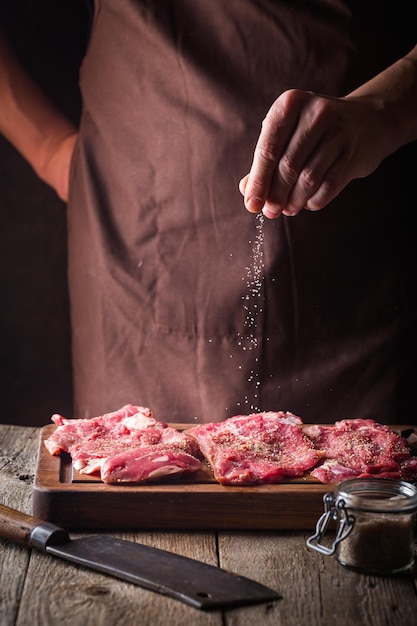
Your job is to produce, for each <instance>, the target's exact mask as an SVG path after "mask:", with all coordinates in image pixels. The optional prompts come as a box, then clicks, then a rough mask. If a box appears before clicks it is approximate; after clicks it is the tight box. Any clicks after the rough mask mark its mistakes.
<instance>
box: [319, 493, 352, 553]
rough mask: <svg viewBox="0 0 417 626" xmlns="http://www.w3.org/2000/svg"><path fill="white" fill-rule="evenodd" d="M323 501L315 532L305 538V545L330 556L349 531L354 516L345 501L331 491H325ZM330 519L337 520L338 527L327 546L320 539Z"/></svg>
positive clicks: (324, 533)
mask: <svg viewBox="0 0 417 626" xmlns="http://www.w3.org/2000/svg"><path fill="white" fill-rule="evenodd" d="M323 502H324V513H323V515H321V516H320V517H319V519H318V522H317V524H316V532H315V533H314V535H312V536H311V537H309V538H308V539H307V545H308V546H309V547H310V548H312V549H313V550H317V552H321V553H322V554H326V555H329V556H330V555H332V554H334V553H335V552H336V548H337V545H338V544H339V543H340V542H341V541H343V539H346V537H347V536H348V535H349V534H350V533H351V531H352V528H353V526H354V524H355V516H354V515H351V514H349V513H348V511H347V509H346V506H345V501H344V500H341V499H340V500H339V499H338V498H336V497H335V496H334V495H333V494H332V493H326V494H325V495H324V496H323ZM331 521H334V522H337V523H338V527H337V531H336V537H335V539H334V541H333V543H332V544H331V545H330V546H328V545H325V544H324V543H322V540H323V539H324V537H325V535H326V532H327V530H328V526H329V523H330V522H331Z"/></svg>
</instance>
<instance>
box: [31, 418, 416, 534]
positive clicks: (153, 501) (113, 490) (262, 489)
mask: <svg viewBox="0 0 417 626" xmlns="http://www.w3.org/2000/svg"><path fill="white" fill-rule="evenodd" d="M170 426H173V427H174V428H178V429H180V430H184V429H186V428H189V427H190V425H185V424H170ZM402 428H403V427H399V426H396V427H395V430H397V431H399V430H400V429H402ZM404 428H406V427H404ZM410 428H411V427H410ZM55 429H56V426H55V425H54V424H51V425H48V426H44V427H43V428H42V429H41V435H40V441H39V454H38V464H37V467H36V472H35V480H34V489H33V500H32V508H33V515H34V516H35V517H39V518H41V519H43V520H46V521H49V522H53V523H55V524H58V525H60V526H63V527H65V528H66V529H68V530H221V529H224V530H278V529H279V530H285V529H291V530H313V529H314V527H315V525H316V522H317V520H318V518H319V517H320V515H321V514H322V513H323V496H324V495H325V494H326V493H328V492H329V491H333V485H323V484H322V483H320V482H319V481H317V480H316V479H314V478H312V477H309V476H307V477H304V478H299V479H289V480H287V481H285V482H283V483H279V484H275V485H259V486H254V487H225V486H222V485H219V484H218V483H217V482H216V481H215V479H214V478H213V475H212V473H211V471H210V469H209V468H208V466H207V467H205V468H204V469H203V470H202V471H200V472H197V473H195V474H192V475H189V476H187V477H186V476H183V477H177V478H175V479H174V478H171V479H170V480H165V481H164V482H163V483H162V482H161V483H152V484H151V483H148V484H141V485H138V484H135V485H132V484H121V485H106V484H104V483H103V482H102V481H101V480H100V479H99V478H95V477H91V476H87V475H83V474H80V473H79V472H77V471H75V470H73V468H72V462H71V457H70V456H69V455H68V454H66V453H64V454H61V455H59V456H51V455H50V454H49V452H48V450H47V449H46V447H45V445H44V440H45V439H46V438H47V437H49V436H50V435H51V434H52V433H53V432H54V430H55Z"/></svg>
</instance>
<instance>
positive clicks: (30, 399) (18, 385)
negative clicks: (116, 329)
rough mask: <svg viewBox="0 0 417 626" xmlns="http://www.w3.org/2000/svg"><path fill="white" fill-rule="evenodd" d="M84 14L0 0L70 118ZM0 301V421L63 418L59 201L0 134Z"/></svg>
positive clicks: (66, 346)
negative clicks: (60, 415)
mask: <svg viewBox="0 0 417 626" xmlns="http://www.w3.org/2000/svg"><path fill="white" fill-rule="evenodd" d="M90 18H91V9H90V4H89V3H87V2H84V1H83V0H13V1H12V2H10V1H9V2H3V1H1V2H0V20H1V21H0V24H1V27H2V28H3V30H4V31H5V32H6V34H7V35H8V37H9V39H10V40H11V41H12V42H13V46H14V49H15V51H16V52H17V55H18V57H19V58H20V60H21V61H22V63H23V64H24V65H25V67H26V69H27V70H28V71H29V73H30V74H31V75H32V77H33V78H34V79H35V80H36V81H37V82H38V83H39V84H40V86H41V87H42V88H43V89H44V90H45V91H46V92H47V93H48V94H49V96H50V97H51V98H52V99H53V100H54V101H55V103H56V104H57V105H58V106H59V107H60V108H61V109H62V111H63V112H64V113H66V114H67V115H68V116H69V117H71V118H72V119H73V120H74V121H75V122H77V121H78V118H79V113H80V106H81V103H80V95H79V91H78V72H79V67H80V63H81V60H82V57H83V55H84V52H85V46H86V43H87V40H88V30H89V23H90ZM0 299H1V300H0V302H1V304H0V404H1V411H0V422H2V423H11V424H22V425H36V426H39V425H44V424H47V423H49V422H50V417H51V414H52V413H55V412H58V413H62V414H63V415H67V416H70V415H72V374H71V348H70V325H69V303H68V291H67V267H66V206H65V204H64V203H63V202H61V201H60V200H59V198H58V196H57V195H56V194H55V192H54V191H53V190H52V189H50V188H49V187H48V186H47V185H45V184H44V183H42V182H41V181H40V180H39V179H38V178H37V176H36V174H35V173H34V172H33V170H32V169H31V167H30V166H29V165H28V164H27V163H26V162H25V161H24V159H23V158H22V157H21V156H20V155H19V154H18V153H17V152H16V150H14V148H13V147H12V146H11V145H10V144H9V143H8V141H7V140H6V139H5V138H4V137H3V136H1V135H0Z"/></svg>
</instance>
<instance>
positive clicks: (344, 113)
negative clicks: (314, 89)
mask: <svg viewBox="0 0 417 626" xmlns="http://www.w3.org/2000/svg"><path fill="white" fill-rule="evenodd" d="M392 131H393V129H392V121H391V120H390V118H389V117H388V116H386V114H385V113H384V112H383V111H382V110H380V108H379V107H378V103H377V102H376V101H375V100H373V99H371V98H370V99H367V98H363V97H349V96H348V97H346V98H331V97H326V96H321V95H318V94H314V93H311V92H306V91H301V90H296V89H292V90H289V91H286V92H284V93H283V94H282V95H281V96H280V97H279V98H278V99H277V100H276V101H275V102H274V104H273V105H272V107H271V109H270V110H269V112H268V114H267V116H266V118H265V120H264V122H263V124H262V129H261V133H260V136H259V139H258V142H257V145H256V148H255V153H254V158H253V163H252V166H251V169H250V172H249V174H247V175H246V176H245V177H244V178H243V179H242V180H241V181H240V185H239V189H240V191H241V193H242V195H243V196H244V198H245V206H246V208H247V209H248V211H250V212H253V213H259V212H261V211H263V213H264V214H265V216H266V217H269V218H275V217H278V215H280V214H281V213H283V214H284V215H296V214H297V213H299V212H300V211H301V209H303V208H306V209H309V210H311V211H318V210H319V209H322V208H323V207H324V206H326V205H327V204H328V203H329V202H330V201H331V200H332V199H333V198H334V197H335V196H337V195H338V194H339V193H340V191H341V190H342V189H343V188H344V187H345V186H346V185H347V184H348V183H349V182H350V181H351V180H353V179H354V178H361V177H364V176H367V175H368V174H370V173H372V172H373V171H374V170H375V169H376V168H377V167H378V165H379V164H380V163H381V161H382V160H383V159H384V158H385V157H386V156H387V155H388V154H389V153H390V152H392V147H391V145H390V142H392ZM390 137H391V139H390Z"/></svg>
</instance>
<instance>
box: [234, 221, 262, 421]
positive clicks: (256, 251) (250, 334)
mask: <svg viewBox="0 0 417 626" xmlns="http://www.w3.org/2000/svg"><path fill="white" fill-rule="evenodd" d="M256 219H257V220H258V223H257V225H256V230H257V233H256V238H255V241H254V242H252V240H249V244H251V245H252V243H253V247H252V256H251V261H252V262H251V264H250V266H248V267H247V268H246V288H247V291H246V294H245V295H244V296H242V300H243V301H244V303H243V310H244V311H246V319H245V322H244V333H243V334H239V335H238V339H239V341H238V345H239V346H241V348H242V350H244V351H246V350H255V349H257V348H258V347H259V340H258V337H257V336H256V329H257V319H258V316H259V314H261V313H262V312H263V308H262V306H260V305H259V299H260V298H261V297H262V285H263V279H264V252H263V244H264V230H263V225H264V216H263V215H262V214H259V215H258V216H257V218H256ZM242 280H245V277H242ZM258 362H259V357H255V363H258ZM239 369H242V366H241V365H240V366H239ZM250 374H251V376H250V377H249V378H248V382H250V383H252V382H254V387H255V389H254V398H255V399H256V398H258V393H256V391H258V390H259V388H260V385H261V382H260V380H259V376H260V374H259V372H254V371H251V372H250ZM256 379H258V380H256ZM245 404H249V399H248V397H245ZM251 409H252V410H253V411H259V410H260V409H259V408H258V407H257V406H256V405H255V404H251Z"/></svg>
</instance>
